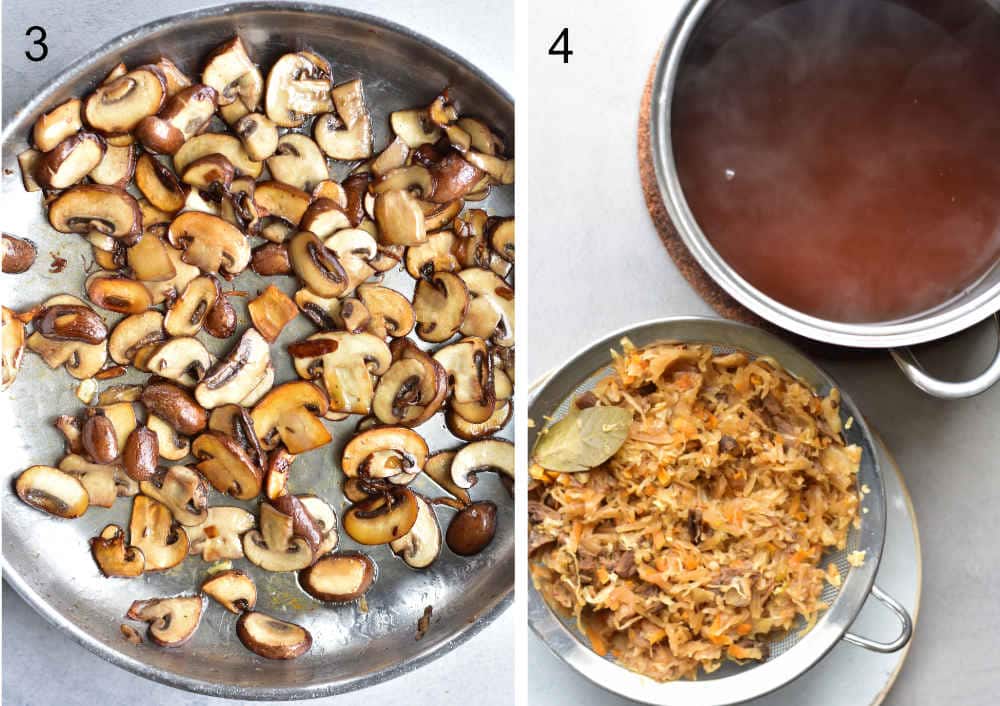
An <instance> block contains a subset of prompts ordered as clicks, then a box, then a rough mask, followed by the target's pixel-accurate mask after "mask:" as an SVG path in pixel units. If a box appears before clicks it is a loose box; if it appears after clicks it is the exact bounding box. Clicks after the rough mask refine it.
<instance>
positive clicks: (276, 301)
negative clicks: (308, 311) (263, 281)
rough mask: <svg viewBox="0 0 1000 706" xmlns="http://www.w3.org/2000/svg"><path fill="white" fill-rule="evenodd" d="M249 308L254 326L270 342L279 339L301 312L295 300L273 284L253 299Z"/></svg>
mask: <svg viewBox="0 0 1000 706" xmlns="http://www.w3.org/2000/svg"><path fill="white" fill-rule="evenodd" d="M247 309H248V311H249V313H250V320H251V321H252V322H253V325H254V327H255V328H256V330H257V331H259V332H260V335H261V336H263V337H264V339H265V340H266V341H267V342H268V343H274V342H275V341H276V340H278V336H279V335H281V331H282V329H284V328H285V326H286V325H288V323H289V322H291V321H292V319H294V318H295V317H296V316H298V314H299V309H298V307H297V306H295V302H293V301H292V300H291V299H290V298H289V297H288V295H287V294H285V293H284V292H282V291H281V290H280V289H278V288H277V287H276V286H274V285H273V284H270V285H268V286H267V289H265V290H264V291H263V292H261V294H260V296H259V297H257V298H255V299H253V300H252V301H251V302H250V303H249V304H248V305H247Z"/></svg>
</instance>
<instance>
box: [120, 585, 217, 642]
mask: <svg viewBox="0 0 1000 706" xmlns="http://www.w3.org/2000/svg"><path fill="white" fill-rule="evenodd" d="M203 608H204V601H203V600H202V597H201V596H176V597H173V598H151V599H149V600H145V601H135V602H134V603H132V606H131V607H130V608H129V609H128V614H127V615H128V617H129V618H130V619H131V620H141V621H143V622H145V623H149V639H150V640H152V641H153V642H155V643H156V644H157V645H160V646H161V647H178V646H179V645H183V644H184V643H185V642H187V641H188V640H190V639H191V636H192V635H194V631H195V630H197V629H198V625H199V623H200V622H201V612H202V609H203Z"/></svg>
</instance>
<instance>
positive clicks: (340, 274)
mask: <svg viewBox="0 0 1000 706" xmlns="http://www.w3.org/2000/svg"><path fill="white" fill-rule="evenodd" d="M288 257H289V260H291V263H292V269H293V270H294V271H295V274H296V275H298V277H299V279H301V280H302V283H303V284H304V285H306V287H308V288H309V290H310V291H311V292H312V293H313V294H316V295H318V296H321V297H327V298H332V297H339V296H340V295H342V294H343V293H344V292H345V291H347V287H348V284H349V283H350V280H349V279H348V277H347V273H346V272H344V268H343V266H342V265H341V264H340V261H339V260H338V259H337V256H336V255H335V254H334V252H333V251H332V250H330V249H329V248H327V247H326V246H325V245H324V244H323V242H322V241H321V240H320V239H319V238H317V237H316V236H315V235H314V234H313V233H310V232H309V231H305V230H304V231H301V232H299V233H297V234H296V235H295V237H293V238H292V240H291V242H290V243H289V245H288Z"/></svg>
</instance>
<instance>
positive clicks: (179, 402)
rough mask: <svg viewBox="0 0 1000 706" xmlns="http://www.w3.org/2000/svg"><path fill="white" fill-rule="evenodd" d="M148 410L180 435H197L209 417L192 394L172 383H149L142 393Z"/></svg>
mask: <svg viewBox="0 0 1000 706" xmlns="http://www.w3.org/2000/svg"><path fill="white" fill-rule="evenodd" d="M142 403H143V405H145V407H146V410H147V411H148V412H149V413H150V414H153V415H156V416H157V417H159V418H160V419H162V420H163V421H164V422H166V423H167V424H168V425H169V426H170V428H171V429H174V430H175V431H177V432H178V433H179V434H183V435H184V436H191V435H193V434H197V433H198V432H200V431H201V430H202V429H204V428H205V425H206V424H207V423H208V415H207V414H206V412H205V409H204V408H203V407H201V406H200V405H199V404H198V403H197V402H195V400H194V398H193V397H192V396H191V394H190V393H189V392H188V391H187V390H185V389H184V388H183V387H180V386H178V385H175V384H173V383H171V382H153V383H148V384H147V385H146V388H145V389H144V390H143V391H142Z"/></svg>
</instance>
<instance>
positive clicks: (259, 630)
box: [236, 611, 312, 659]
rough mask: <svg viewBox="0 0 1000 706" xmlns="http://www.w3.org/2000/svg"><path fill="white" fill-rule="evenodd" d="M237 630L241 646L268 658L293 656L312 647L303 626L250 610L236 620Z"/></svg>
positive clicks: (293, 657) (310, 639) (292, 657)
mask: <svg viewBox="0 0 1000 706" xmlns="http://www.w3.org/2000/svg"><path fill="white" fill-rule="evenodd" d="M236 634H237V635H238V636H239V638H240V642H242V643H243V646H244V647H246V648H247V649H248V650H250V651H251V652H253V653H254V654H257V655H260V656H261V657H265V658H267V659H295V658H296V657H298V656H299V655H301V654H304V653H305V652H308V651H309V648H310V647H312V635H310V634H309V631H308V630H306V629H305V628H303V627H300V626H298V625H296V624H294V623H287V622H285V621H284V620H278V619H277V618H272V617H270V616H269V615H264V614H263V613H256V612H253V611H248V612H246V613H244V614H243V615H241V616H240V619H239V620H237V621H236Z"/></svg>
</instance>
